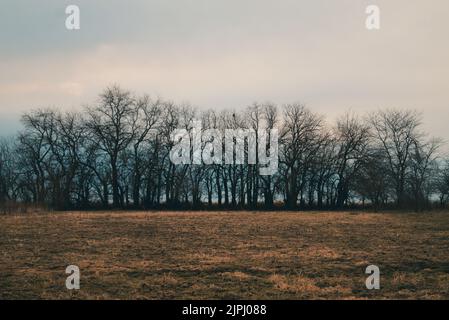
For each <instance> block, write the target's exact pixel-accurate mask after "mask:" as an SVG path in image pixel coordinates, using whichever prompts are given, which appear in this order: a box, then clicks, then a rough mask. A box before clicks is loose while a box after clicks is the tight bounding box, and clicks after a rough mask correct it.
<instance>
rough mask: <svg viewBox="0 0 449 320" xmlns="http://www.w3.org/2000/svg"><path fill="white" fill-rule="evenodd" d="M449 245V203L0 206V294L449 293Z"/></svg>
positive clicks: (39, 296)
mask: <svg viewBox="0 0 449 320" xmlns="http://www.w3.org/2000/svg"><path fill="white" fill-rule="evenodd" d="M448 248H449V213H445V212H441V213H420V214H414V213H357V214H354V213H347V212H313V213H303V212H275V213H266V212H92V213H86V212H67V213H39V214H32V215H15V216H0V299H17V298H20V299H26V298H31V299H42V298H46V299H67V298H68V299H391V298H394V299H449V250H448ZM72 264H73V265H77V266H79V267H80V270H81V289H80V290H78V291H68V290H67V289H66V288H65V279H66V277H67V275H66V274H65V268H66V267H67V266H68V265H72ZM370 264H375V265H377V266H379V267H380V270H381V289H380V290H367V289H366V287H365V279H366V277H367V275H365V268H366V267H367V266H368V265H370Z"/></svg>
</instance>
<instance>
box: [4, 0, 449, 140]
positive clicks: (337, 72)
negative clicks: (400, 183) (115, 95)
mask: <svg viewBox="0 0 449 320" xmlns="http://www.w3.org/2000/svg"><path fill="white" fill-rule="evenodd" d="M371 3H375V4H378V5H379V6H380V8H381V13H382V29H381V30H380V31H377V32H368V31H367V30H366V29H365V28H364V20H365V17H366V15H365V12H364V10H365V7H366V5H368V4H371ZM68 4H77V5H79V6H80V9H81V30H80V31H76V32H69V31H67V30H66V29H65V28H64V20H65V14H64V9H65V6H66V5H68ZM448 17H449V3H448V2H447V1H446V0H434V1H431V2H428V1H423V0H422V1H421V0H420V1H413V2H411V1H406V0H395V1H386V0H378V1H374V0H373V1H355V0H334V1H330V0H314V1H299V0H291V1H290V0H282V1H272V0H271V1H261V0H258V1H255V0H246V1H236V0H228V1H223V0H207V1H206V0H177V1H163V0H158V1H155V0H151V1H148V0H133V1H119V0H96V1H92V0H78V1H75V0H72V1H65V0H64V1H59V0H53V1H51V0H40V1H39V2H37V1H32V0H4V1H2V4H1V10H0V46H1V50H0V117H1V120H0V126H1V129H0V133H2V134H4V133H9V132H13V131H14V127H15V126H16V125H15V124H14V123H17V121H18V120H17V119H18V118H19V114H20V113H22V112H24V111H26V110H29V109H30V108H32V107H42V106H59V107H63V108H66V109H70V108H77V107H79V106H80V105H82V104H85V103H92V102H93V101H95V97H96V94H97V93H98V92H99V91H100V90H101V89H102V88H103V87H104V86H106V85H108V84H110V83H120V84H122V85H123V86H126V87H129V88H131V89H134V90H137V91H139V92H143V91H144V92H148V93H151V94H155V95H162V96H164V97H167V98H173V99H175V100H178V101H182V100H188V101H190V102H192V103H193V104H197V105H199V106H200V107H217V108H223V107H232V108H240V107H244V106H245V105H247V104H250V103H251V102H252V101H254V100H262V101H264V100H271V101H275V102H279V103H285V102H290V101H304V102H306V103H307V104H308V105H309V107H311V108H312V109H314V110H317V111H319V112H323V113H325V114H326V115H328V116H329V117H333V116H335V115H337V114H340V113H342V112H344V111H345V110H346V109H348V108H352V109H353V110H356V111H360V112H364V111H367V110H372V109H376V108H378V107H394V106H396V107H404V108H406V107H407V108H415V109H418V110H422V111H423V113H424V118H425V120H426V123H427V127H426V129H427V130H428V131H430V132H431V133H432V134H435V135H440V136H443V137H445V138H449V131H448V130H447V124H446V119H447V118H448V115H449V105H448V101H449V99H448V98H449V81H447V79H448V78H449V62H448V59H447V57H448V56H449V40H447V30H449V18H448Z"/></svg>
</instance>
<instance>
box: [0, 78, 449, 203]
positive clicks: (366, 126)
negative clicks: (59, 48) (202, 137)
mask: <svg viewBox="0 0 449 320" xmlns="http://www.w3.org/2000/svg"><path fill="white" fill-rule="evenodd" d="M195 120H200V121H201V124H202V128H204V129H206V128H213V129H217V130H220V131H224V130H225V129H239V128H240V129H252V130H255V131H257V130H260V129H266V130H269V129H273V128H277V129H278V132H279V158H278V159H279V165H278V170H277V172H276V173H275V174H274V175H271V176H262V175H260V174H259V167H260V164H259V163H258V162H256V163H255V164H242V165H229V164H224V162H223V164H212V165H193V164H192V165H189V164H185V165H175V164H173V163H172V161H170V150H171V149H172V147H173V145H174V144H175V141H173V140H172V134H173V132H174V131H175V130H176V129H179V128H183V129H186V130H188V131H189V132H190V131H191V130H192V125H193V122H194V121H195ZM22 123H23V129H22V130H21V131H20V132H19V133H18V134H17V136H16V137H14V138H10V139H3V140H2V142H1V145H0V204H1V205H2V206H7V205H8V204H12V203H14V204H17V203H24V204H33V205H45V206H48V207H51V208H54V209H58V210H64V209H75V208H76V209H91V208H143V209H150V208H229V209H234V208H236V209H237V208H256V207H257V208H264V209H273V208H275V207H285V208H287V209H315V208H318V209H322V208H328V209H339V208H344V207H348V206H369V207H373V208H375V209H380V208H393V207H395V208H412V209H416V210H421V209H426V208H429V207H431V206H433V205H438V206H442V207H444V206H446V205H447V203H448V200H449V165H448V164H447V162H446V161H445V160H444V157H442V156H441V155H439V149H440V146H441V141H440V140H438V139H429V138H427V136H426V135H425V134H423V133H422V132H421V130H420V126H421V120H420V116H419V114H417V113H416V112H414V111H408V110H381V111H377V112H374V113H372V114H369V115H365V116H363V117H361V116H358V115H356V114H353V113H346V114H345V115H344V116H342V117H341V118H339V119H338V120H337V121H336V123H335V124H333V125H329V124H327V123H326V122H325V120H324V118H323V117H322V116H321V115H319V114H316V113H314V112H312V111H311V110H309V109H307V108H306V107H304V106H303V105H301V104H289V105H284V106H282V107H278V106H276V105H274V104H270V103H264V104H259V103H255V104H253V105H251V106H250V107H248V108H246V109H244V110H242V111H238V112H234V111H229V110H224V111H215V110H208V111H199V110H197V109H195V108H193V107H191V106H189V105H176V104H174V103H172V102H170V101H164V100H161V99H156V100H154V99H150V98H149V97H148V96H142V97H139V96H135V95H134V94H132V93H130V92H128V91H126V90H123V89H121V88H120V87H117V86H113V87H110V88H108V89H106V90H105V91H104V92H103V93H102V94H101V95H100V99H99V101H98V102H97V103H96V104H95V105H94V106H90V107H86V108H85V109H84V110H83V111H82V112H80V113H61V112H60V111H58V110H53V109H43V110H34V111H31V112H29V113H27V114H25V115H23V117H22ZM223 144H224V141H223ZM245 150H246V151H247V148H246V149H245ZM267 150H269V146H267Z"/></svg>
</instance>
